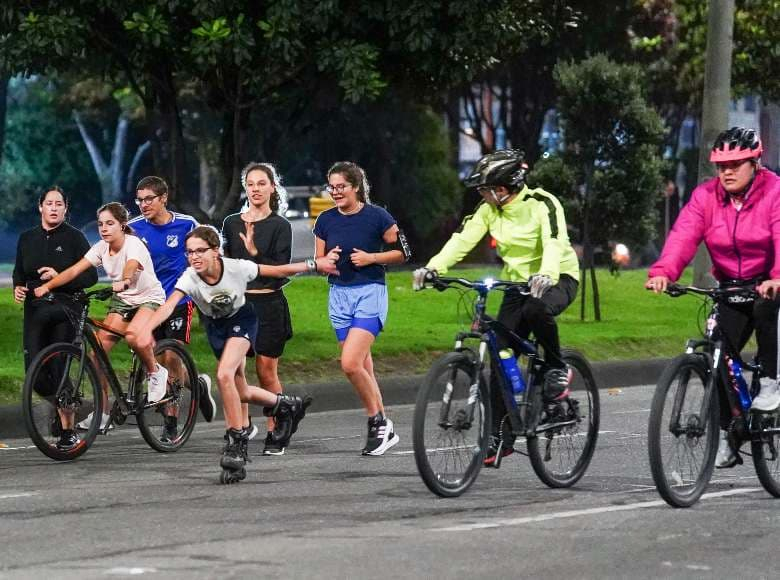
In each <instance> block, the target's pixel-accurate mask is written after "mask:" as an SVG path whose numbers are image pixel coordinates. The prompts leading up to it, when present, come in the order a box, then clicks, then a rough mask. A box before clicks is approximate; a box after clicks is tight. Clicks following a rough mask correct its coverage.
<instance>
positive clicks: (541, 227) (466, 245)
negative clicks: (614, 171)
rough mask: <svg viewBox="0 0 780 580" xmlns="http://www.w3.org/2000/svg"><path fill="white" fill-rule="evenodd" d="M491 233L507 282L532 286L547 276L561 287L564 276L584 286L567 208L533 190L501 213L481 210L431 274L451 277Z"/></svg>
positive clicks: (443, 252)
mask: <svg viewBox="0 0 780 580" xmlns="http://www.w3.org/2000/svg"><path fill="white" fill-rule="evenodd" d="M487 233H490V235H491V236H493V238H495V240H496V243H497V249H498V255H499V256H501V259H502V260H503V261H504V269H503V270H502V271H501V279H502V280H510V281H512V282H526V281H528V279H529V278H530V277H531V276H533V275H534V274H546V275H547V276H549V277H550V278H552V280H553V282H555V283H556V284H557V283H558V279H559V278H560V275H561V274H568V275H569V276H571V277H572V278H574V279H575V280H579V269H580V267H579V262H578V260H577V255H576V254H575V253H574V249H573V248H572V247H571V243H569V234H568V232H567V231H566V219H565V217H564V215H563V207H562V206H561V203H560V202H559V201H558V199H557V198H556V197H555V196H554V195H552V194H550V193H547V192H546V191H544V190H543V189H530V188H529V187H528V186H525V187H523V189H522V190H521V191H520V193H519V194H518V195H517V197H515V198H514V199H513V200H512V201H511V202H509V203H508V204H506V205H504V206H503V207H502V208H501V210H500V211H499V210H498V209H497V208H496V207H494V206H492V205H490V204H488V203H483V204H481V205H480V206H479V207H477V210H476V211H475V212H474V214H472V215H470V216H467V217H466V219H464V220H463V223H462V224H461V227H460V229H459V230H458V231H457V232H455V233H454V234H453V235H452V237H451V238H450V239H449V241H448V242H447V243H446V244H444V247H443V248H442V249H441V251H440V252H439V253H438V254H436V255H435V256H434V257H433V258H431V259H430V261H429V262H428V264H427V265H426V268H428V269H432V270H436V271H437V272H439V274H444V273H446V272H447V270H448V269H449V268H450V267H452V266H453V265H455V264H457V263H458V262H460V261H461V260H462V259H463V258H464V257H465V256H466V254H468V253H469V252H470V251H471V250H472V248H474V246H476V245H477V244H478V243H479V241H480V240H481V239H482V238H483V237H484V236H485V234H487Z"/></svg>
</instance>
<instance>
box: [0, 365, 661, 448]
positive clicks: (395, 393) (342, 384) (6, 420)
mask: <svg viewBox="0 0 780 580" xmlns="http://www.w3.org/2000/svg"><path fill="white" fill-rule="evenodd" d="M670 360H671V359H667V358H659V359H647V360H630V361H605V362H597V363H592V367H593V374H594V378H595V379H596V384H598V386H599V388H600V389H608V388H619V387H632V386H637V385H649V384H655V382H656V381H657V380H658V377H659V376H660V375H661V372H662V371H663V369H664V367H665V366H666V365H667V364H668V362H669V361H670ZM424 376H425V375H406V376H404V375H391V376H386V377H382V376H380V377H379V384H380V387H381V389H382V396H383V399H384V402H385V404H386V405H387V406H392V405H404V404H410V403H414V400H415V397H416V395H417V385H419V384H420V381H422V379H423V377H424ZM214 390H215V391H216V387H214ZM287 390H288V391H289V392H290V393H293V394H297V395H304V394H308V395H311V396H312V397H313V399H314V404H313V406H312V411H314V412H321V411H336V410H345V409H360V408H361V403H360V399H358V397H357V395H356V394H355V391H354V389H353V388H352V385H351V384H349V382H347V381H346V380H342V381H333V382H327V383H311V384H306V385H302V384H298V385H289V387H288V389H287ZM213 394H214V395H215V398H216V399H217V404H218V405H219V397H218V393H216V392H214V393H213ZM219 417H221V412H218V418H217V420H218V419H219ZM199 420H200V421H202V418H201V417H199ZM25 437H27V431H26V429H25V426H24V418H23V416H22V410H21V406H20V405H5V406H0V441H1V440H2V439H4V438H5V439H13V438H25Z"/></svg>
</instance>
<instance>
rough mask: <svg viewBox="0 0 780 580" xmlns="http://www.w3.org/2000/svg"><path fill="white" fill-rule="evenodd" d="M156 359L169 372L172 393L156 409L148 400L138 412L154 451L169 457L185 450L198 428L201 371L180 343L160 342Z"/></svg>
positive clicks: (156, 349) (155, 404)
mask: <svg viewBox="0 0 780 580" xmlns="http://www.w3.org/2000/svg"><path fill="white" fill-rule="evenodd" d="M154 356H155V358H156V359H157V363H158V364H160V365H162V366H164V367H165V368H166V369H168V391H167V393H166V395H165V398H164V399H162V400H161V401H160V402H159V403H154V404H152V405H147V404H145V403H146V398H145V397H144V399H143V401H142V403H141V404H143V408H142V409H139V411H138V429H139V430H140V431H141V435H142V436H143V438H144V440H145V441H146V442H147V443H148V444H149V446H150V447H151V448H152V449H154V450H156V451H159V452H161V453H168V452H171V451H178V450H179V449H181V447H182V446H183V445H184V444H185V443H186V442H187V440H188V439H189V438H190V435H192V430H193V429H194V428H195V422H196V420H197V417H198V401H199V400H200V388H199V385H198V371H197V369H196V368H195V363H194V361H193V360H192V357H191V356H190V355H189V353H188V352H187V351H186V350H185V348H184V345H182V343H180V342H179V341H178V340H173V339H169V338H166V339H164V340H161V341H159V342H158V343H157V346H156V347H155V349H154ZM141 374H143V373H141Z"/></svg>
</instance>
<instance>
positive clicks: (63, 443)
mask: <svg viewBox="0 0 780 580" xmlns="http://www.w3.org/2000/svg"><path fill="white" fill-rule="evenodd" d="M79 443H81V438H80V437H79V435H78V433H76V431H75V430H73V429H63V430H62V431H61V432H60V439H59V441H57V449H59V450H60V451H70V450H71V449H73V448H74V447H76V445H78V444H79Z"/></svg>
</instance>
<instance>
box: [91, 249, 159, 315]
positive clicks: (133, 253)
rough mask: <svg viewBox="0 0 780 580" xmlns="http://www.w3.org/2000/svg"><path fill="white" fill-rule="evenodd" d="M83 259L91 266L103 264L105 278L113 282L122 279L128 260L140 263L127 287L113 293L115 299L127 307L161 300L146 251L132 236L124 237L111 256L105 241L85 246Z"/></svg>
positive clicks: (149, 257) (157, 302)
mask: <svg viewBox="0 0 780 580" xmlns="http://www.w3.org/2000/svg"><path fill="white" fill-rule="evenodd" d="M84 258H86V260H87V261H88V262H89V263H90V264H92V265H93V266H95V267H98V266H103V269H104V270H105V271H106V274H108V277H109V278H111V280H113V281H114V282H118V281H120V280H121V279H122V272H123V271H124V269H125V264H127V262H128V260H136V261H137V262H138V263H139V264H141V267H140V268H139V269H138V271H137V272H136V274H135V276H133V279H132V280H130V287H129V288H128V289H127V290H124V291H122V292H117V294H116V295H117V298H119V299H120V300H122V302H124V303H126V304H130V305H131V306H140V305H141V304H145V303H147V302H154V303H156V304H162V303H163V302H165V292H164V291H163V288H162V286H161V285H160V281H159V280H158V279H157V276H156V275H155V273H154V265H153V264H152V257H151V256H150V255H149V250H147V249H146V246H145V245H144V243H143V242H142V241H141V240H140V239H138V238H137V237H136V236H132V235H127V236H125V243H124V245H123V246H122V249H121V250H119V251H118V252H117V253H116V254H113V255H111V254H110V253H109V248H108V242H106V241H105V240H100V241H99V242H98V243H97V244H95V245H94V246H92V247H91V248H90V249H89V251H88V252H87V253H86V254H85V255H84Z"/></svg>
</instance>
